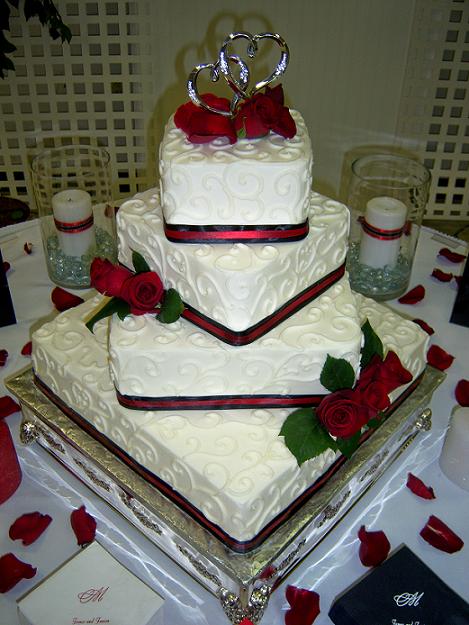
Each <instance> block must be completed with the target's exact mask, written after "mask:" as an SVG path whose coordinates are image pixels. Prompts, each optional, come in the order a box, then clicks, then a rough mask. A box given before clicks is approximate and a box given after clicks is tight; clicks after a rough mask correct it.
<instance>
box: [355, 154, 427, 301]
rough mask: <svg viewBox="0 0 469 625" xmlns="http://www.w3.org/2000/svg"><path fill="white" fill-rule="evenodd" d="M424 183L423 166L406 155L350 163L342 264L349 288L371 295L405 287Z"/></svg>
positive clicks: (388, 295)
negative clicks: (346, 236) (347, 228)
mask: <svg viewBox="0 0 469 625" xmlns="http://www.w3.org/2000/svg"><path fill="white" fill-rule="evenodd" d="M429 187H430V172H429V171H428V169H427V168H426V167H424V165H422V164H420V163H419V162H417V161H414V160H412V159H409V158H405V157H402V156H395V155H390V154H371V155H368V156H364V157H362V158H359V159H357V160H356V161H354V162H353V164H352V176H351V181H350V186H349V191H348V200H347V202H348V206H349V209H350V213H351V218H350V241H349V254H348V259H347V269H348V272H349V276H350V284H351V286H352V289H353V290H354V291H358V292H359V293H363V294H364V295H367V296H368V297H372V298H373V299H375V300H388V299H393V298H395V297H399V296H400V295H402V294H403V293H404V292H405V291H406V289H407V287H408V284H409V279H410V274H411V271H412V263H413V260H414V255H415V251H416V247H417V242H418V237H419V232H420V226H421V224H422V218H423V215H424V212H425V207H426V204H427V200H428V191H429Z"/></svg>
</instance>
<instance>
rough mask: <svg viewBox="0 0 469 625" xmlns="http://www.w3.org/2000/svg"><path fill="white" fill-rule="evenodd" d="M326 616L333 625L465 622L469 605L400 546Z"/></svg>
mask: <svg viewBox="0 0 469 625" xmlns="http://www.w3.org/2000/svg"><path fill="white" fill-rule="evenodd" d="M449 557H450V556H449ZM329 616H330V618H331V620H332V621H333V622H334V623H336V625H468V624H469V605H468V604H467V603H466V602H465V601H464V600H463V599H461V597H460V596H459V595H457V594H456V593H455V592H454V591H453V590H451V588H449V587H448V586H447V585H446V584H445V583H444V582H443V581H442V580H441V579H440V578H439V577H437V576H436V575H435V573H433V571H432V570H431V569H429V568H428V566H427V565H426V564H424V563H423V562H422V561H421V560H420V559H419V558H417V556H416V555H415V554H414V553H412V551H410V549H409V548H408V547H406V546H403V547H401V548H400V549H398V550H397V551H396V552H395V553H394V554H393V555H392V556H390V557H389V558H388V559H387V560H386V561H385V562H383V564H381V565H380V566H378V567H377V568H375V569H372V570H371V571H370V572H369V573H367V574H366V575H365V576H364V577H362V579H361V580H360V581H359V582H357V583H356V584H355V585H354V586H352V587H351V588H349V589H348V590H346V591H345V593H343V594H342V595H341V596H340V597H339V598H337V599H336V600H335V601H334V603H333V605H332V608H331V610H330V612H329Z"/></svg>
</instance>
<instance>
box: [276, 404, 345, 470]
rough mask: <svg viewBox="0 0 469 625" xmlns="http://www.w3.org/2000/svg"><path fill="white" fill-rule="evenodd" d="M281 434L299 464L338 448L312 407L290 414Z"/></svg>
mask: <svg viewBox="0 0 469 625" xmlns="http://www.w3.org/2000/svg"><path fill="white" fill-rule="evenodd" d="M279 436H284V437H285V445H286V446H287V447H288V449H289V450H290V451H291V453H292V454H293V455H294V456H295V458H296V461H297V462H298V466H301V465H302V464H303V462H305V461H306V460H309V459H310V458H315V457H316V456H318V455H319V454H321V453H322V452H323V451H326V450H327V449H333V450H335V449H337V446H336V443H335V441H334V439H333V438H332V436H330V434H329V433H328V432H327V431H326V430H325V429H324V427H323V426H322V425H321V424H320V422H319V421H318V418H317V417H316V412H315V411H314V410H313V409H312V408H300V409H299V410H295V411H294V412H292V413H291V414H290V415H288V417H287V418H286V420H285V421H284V423H283V425H282V429H281V430H280V434H279Z"/></svg>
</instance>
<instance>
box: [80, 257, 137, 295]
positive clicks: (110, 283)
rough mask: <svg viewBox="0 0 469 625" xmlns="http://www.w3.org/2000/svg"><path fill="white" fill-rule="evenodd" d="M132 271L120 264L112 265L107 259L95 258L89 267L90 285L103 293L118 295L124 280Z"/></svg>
mask: <svg viewBox="0 0 469 625" xmlns="http://www.w3.org/2000/svg"><path fill="white" fill-rule="evenodd" d="M130 276H132V272H131V271H130V270H129V269H126V268H125V267H121V266H120V265H113V264H112V263H111V262H110V261H109V260H107V259H102V258H95V259H94V260H93V262H92V263H91V267H90V278H91V286H92V287H93V288H95V289H96V290H97V291H99V292H100V293H102V294H103V295H108V296H109V297H120V296H121V295H120V292H121V289H122V285H123V284H124V281H125V280H126V279H127V278H129V277H130Z"/></svg>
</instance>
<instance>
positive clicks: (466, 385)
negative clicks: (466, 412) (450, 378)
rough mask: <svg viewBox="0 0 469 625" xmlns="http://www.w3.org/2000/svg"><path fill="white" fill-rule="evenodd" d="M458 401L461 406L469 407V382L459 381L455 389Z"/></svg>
mask: <svg viewBox="0 0 469 625" xmlns="http://www.w3.org/2000/svg"><path fill="white" fill-rule="evenodd" d="M454 394H455V395H456V401H457V402H458V404H460V405H461V406H469V380H459V382H458V383H457V384H456V388H455V389H454Z"/></svg>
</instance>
